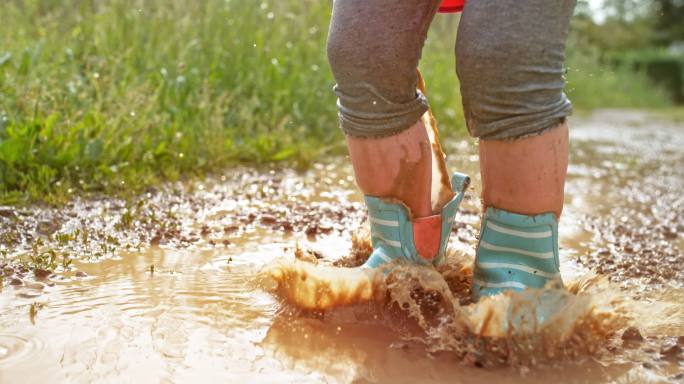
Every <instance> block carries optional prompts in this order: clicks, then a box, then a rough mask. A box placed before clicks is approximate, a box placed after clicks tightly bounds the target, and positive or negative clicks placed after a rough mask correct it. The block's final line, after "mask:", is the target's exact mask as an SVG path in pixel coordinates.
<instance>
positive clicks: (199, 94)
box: [0, 0, 683, 203]
mask: <svg viewBox="0 0 684 384" xmlns="http://www.w3.org/2000/svg"><path fill="white" fill-rule="evenodd" d="M623 3H624V4H623ZM637 3H638V4H639V5H638V6H639V8H640V9H641V10H640V11H639V12H636V11H635V12H630V11H627V9H632V8H629V5H630V4H632V5H634V4H637ZM641 3H643V2H637V1H616V2H609V3H608V4H607V5H606V7H607V8H606V9H611V8H610V7H613V8H614V11H611V12H612V13H610V12H609V13H610V14H611V15H613V16H610V17H608V18H607V19H606V21H605V22H604V23H603V24H597V23H595V22H594V21H593V19H592V17H590V15H588V14H586V12H585V11H586V9H584V8H583V7H584V6H585V5H586V4H583V3H580V6H579V8H578V17H576V18H575V20H574V21H573V33H572V37H571V39H570V42H569V52H568V55H569V61H568V67H569V68H568V93H569V94H570V97H571V98H572V99H573V101H574V102H575V105H576V106H577V108H579V109H580V110H582V109H591V108H596V107H661V106H667V105H670V104H671V103H672V99H673V98H672V96H671V95H670V94H669V93H668V92H669V91H668V90H667V88H666V87H656V86H654V85H653V84H654V83H653V81H652V80H650V79H649V78H648V76H647V67H646V66H644V65H641V66H640V65H637V64H634V63H635V62H637V61H638V60H635V59H634V57H640V56H639V55H638V54H635V53H634V52H637V53H638V52H639V51H638V50H644V51H646V50H648V51H649V52H651V53H650V54H651V55H653V52H655V51H657V52H660V53H659V54H661V55H664V54H665V53H663V52H666V50H667V49H668V47H669V46H671V45H672V44H675V43H676V42H677V41H681V40H682V33H683V32H682V25H681V23H678V22H677V21H678V20H681V17H680V18H679V19H677V17H678V16H677V15H680V16H681V12H682V8H683V6H682V4H681V1H675V0H670V1H666V0H659V1H654V2H652V3H649V4H650V5H649V6H648V7H644V6H643V4H641ZM620 7H623V8H624V10H623V8H620ZM585 8H586V7H585ZM642 8H643V9H642ZM658 12H660V15H661V16H659V17H656V16H654V15H656V14H657V13H658ZM329 16H330V2H329V1H320V0H297V1H294V0H285V1H274V0H271V1H262V2H257V1H254V0H205V1H185V0H109V1H104V0H102V1H99V0H62V1H51V0H5V1H3V2H2V4H1V5H0V23H1V24H2V25H3V32H4V33H2V34H0V201H5V202H10V203H16V202H22V201H35V200H43V201H48V202H60V201H65V200H66V199H68V198H69V196H70V195H71V194H73V193H76V192H106V193H121V192H124V193H136V192H139V191H140V190H141V189H143V188H146V187H147V186H150V185H153V184H155V183H158V182H161V181H166V180H176V179H178V178H180V177H183V176H184V175H193V176H196V175H199V176H201V175H202V174H205V173H206V172H217V171H221V170H223V171H224V172H230V165H231V164H235V163H238V162H250V163H268V162H274V161H287V162H291V163H294V164H298V165H300V166H306V165H307V164H308V163H309V162H310V161H312V160H315V159H318V158H320V157H321V156H323V155H327V154H330V153H343V146H342V144H343V140H341V138H342V135H341V133H340V132H339V130H338V129H337V117H336V111H335V99H334V95H333V94H332V92H331V88H332V85H333V80H332V76H331V74H330V71H329V69H328V66H327V60H326V54H325V39H326V33H327V23H328V19H329ZM457 21H458V18H457V17H455V16H438V18H437V20H436V21H435V25H434V27H433V29H432V30H431V33H430V38H429V41H428V44H427V46H426V49H425V52H424V54H423V57H424V59H423V62H422V64H421V68H422V70H423V72H424V74H425V76H426V78H427V81H428V88H429V91H430V100H431V104H432V106H433V108H434V109H435V112H436V115H437V118H438V120H439V122H440V127H441V128H442V130H443V131H445V133H446V135H450V134H462V133H463V132H464V126H463V121H462V113H461V107H460V98H459V93H458V83H457V79H456V76H455V73H454V70H453V68H454V58H453V44H454V40H455V35H456V28H457ZM628 53H629V54H631V55H632V56H631V57H632V59H628V58H627V57H628V56H627V54H628ZM667 55H669V53H668V54H667ZM668 57H669V56H668Z"/></svg>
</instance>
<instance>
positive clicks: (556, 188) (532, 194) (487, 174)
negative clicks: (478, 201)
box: [480, 123, 568, 219]
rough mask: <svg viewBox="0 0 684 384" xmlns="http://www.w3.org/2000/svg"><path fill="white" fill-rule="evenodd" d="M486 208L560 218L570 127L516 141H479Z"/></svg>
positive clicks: (562, 125)
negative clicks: (552, 215) (546, 214)
mask: <svg viewBox="0 0 684 384" xmlns="http://www.w3.org/2000/svg"><path fill="white" fill-rule="evenodd" d="M480 166H481V172H482V199H483V203H484V206H485V208H488V207H495V208H499V209H503V210H506V211H509V212H514V213H519V214H524V215H536V214H542V213H548V212H553V213H554V214H555V215H556V218H557V219H558V218H560V215H561V212H562V211H563V189H564V186H565V175H566V173H567V169H568V126H567V124H566V123H563V124H561V125H560V126H559V127H558V128H555V129H552V130H550V131H548V132H546V133H544V134H542V135H539V136H532V137H527V138H523V139H517V140H480Z"/></svg>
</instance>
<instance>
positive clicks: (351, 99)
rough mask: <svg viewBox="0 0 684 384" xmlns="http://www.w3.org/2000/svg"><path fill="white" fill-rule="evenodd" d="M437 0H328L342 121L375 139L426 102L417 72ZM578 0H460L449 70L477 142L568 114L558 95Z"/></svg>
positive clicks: (408, 122)
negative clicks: (452, 69)
mask: <svg viewBox="0 0 684 384" xmlns="http://www.w3.org/2000/svg"><path fill="white" fill-rule="evenodd" d="M439 3H440V0H334V3H333V14H332V20H331V22H330V32H329V36H328V59H329V61H330V67H331V69H332V72H333V75H334V76H335V80H336V82H337V85H335V88H334V90H335V92H336V94H337V96H338V108H339V115H340V125H341V127H342V130H343V131H344V132H345V133H346V134H347V135H350V136H355V137H382V136H389V135H393V134H396V133H399V132H401V131H402V130H404V129H407V128H409V127H410V126H412V125H413V124H415V123H416V122H417V121H418V120H419V119H420V117H421V116H422V115H423V113H425V111H426V110H427V108H428V102H427V99H426V98H425V96H424V95H422V94H421V93H420V92H419V91H416V85H417V82H418V77H417V74H416V68H417V67H418V62H419V60H420V56H421V52H422V49H423V45H424V43H425V39H426V38H427V32H428V29H429V27H430V23H431V22H432V19H433V18H434V16H435V14H436V12H437V9H438V8H439ZM575 3H576V0H467V1H466V5H465V9H464V10H463V15H462V16H461V20H460V23H459V27H458V37H457V41H456V67H457V73H458V77H459V80H460V83H461V96H462V98H463V109H464V113H465V118H466V123H467V126H468V130H469V131H470V133H471V135H473V136H474V137H478V138H482V139H511V138H518V137H523V136H530V135H535V134H538V133H540V132H543V131H545V130H547V129H550V128H553V127H554V126H556V125H558V124H559V123H560V122H561V121H562V120H563V119H564V118H565V117H566V116H568V115H569V114H570V113H571V111H572V106H571V104H570V101H569V100H568V98H567V97H566V95H565V93H563V87H564V85H565V82H564V79H563V71H564V61H565V40H566V37H567V33H568V25H569V21H570V17H571V15H572V12H573V9H574V6H575Z"/></svg>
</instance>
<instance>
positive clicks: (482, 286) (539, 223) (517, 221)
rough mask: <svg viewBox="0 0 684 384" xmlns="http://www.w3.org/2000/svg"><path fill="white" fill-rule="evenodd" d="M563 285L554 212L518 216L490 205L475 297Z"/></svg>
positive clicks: (476, 269)
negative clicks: (548, 285)
mask: <svg viewBox="0 0 684 384" xmlns="http://www.w3.org/2000/svg"><path fill="white" fill-rule="evenodd" d="M549 281H555V282H557V283H558V286H562V284H563V283H562V280H561V276H560V269H559V262H558V222H557V221H556V216H555V215H554V214H553V213H546V214H542V215H536V216H526V215H519V214H515V213H510V212H506V211H504V210H500V209H496V208H487V210H486V211H485V215H484V219H483V220H482V227H481V229H480V242H479V244H478V246H477V253H476V257H475V267H474V271H473V299H474V300H475V301H477V300H479V299H480V297H482V296H491V295H495V294H498V293H500V292H503V291H507V290H515V291H522V290H524V289H526V288H544V287H545V286H546V284H547V283H548V282H549Z"/></svg>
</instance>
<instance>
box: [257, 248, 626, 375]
mask: <svg viewBox="0 0 684 384" xmlns="http://www.w3.org/2000/svg"><path fill="white" fill-rule="evenodd" d="M356 238H357V239H358V238H361V239H364V240H365V241H367V236H358V237H356ZM354 248H356V249H358V248H362V249H370V245H368V244H366V245H365V246H362V245H358V244H357V245H356V246H355V247H354ZM303 254H305V252H304V251H302V250H301V249H297V250H296V251H295V257H294V258H293V259H290V260H289V261H284V260H278V261H277V262H275V263H273V264H272V265H269V266H268V267H266V268H265V269H264V271H262V277H266V278H270V279H272V280H273V282H274V283H275V285H274V286H271V289H273V290H274V291H275V292H277V293H278V294H279V295H281V296H282V297H283V298H285V299H286V300H287V302H288V303H290V304H291V305H294V306H296V307H298V308H300V309H305V310H309V311H317V312H319V313H327V314H329V312H330V311H334V310H335V309H336V308H339V307H342V306H350V305H368V304H370V305H371V306H373V307H374V308H376V309H379V310H380V311H381V312H384V314H385V316H384V317H386V318H393V319H394V320H393V321H390V324H391V323H393V322H396V321H400V322H401V321H406V320H410V321H412V322H414V323H415V325H417V326H418V328H419V330H420V332H418V333H416V332H413V334H411V335H410V336H406V339H407V340H411V341H413V342H420V343H422V344H423V345H425V347H426V350H427V351H428V352H431V353H434V352H441V351H450V352H456V353H458V354H459V356H460V357H461V358H462V359H463V360H466V361H471V362H474V361H477V362H478V364H487V365H491V364H495V365H498V364H525V365H529V364H536V363H540V362H544V361H551V360H555V359H563V358H567V357H577V356H588V355H592V354H596V353H599V352H602V351H605V348H606V347H607V346H608V345H609V344H610V338H611V337H613V336H614V335H615V334H617V332H618V331H620V330H622V329H623V328H624V327H625V326H627V325H628V324H630V323H631V320H632V319H631V318H630V310H629V308H630V305H631V304H633V303H631V301H630V300H629V299H627V298H626V297H625V295H624V294H621V293H620V292H619V291H618V290H617V288H616V287H612V286H610V285H609V284H608V281H607V279H606V278H605V277H599V276H596V275H593V274H589V275H588V276H586V277H583V278H581V279H578V280H576V281H573V282H571V283H570V284H568V287H567V289H553V288H549V289H544V290H538V291H528V292H524V293H508V294H505V295H500V296H496V297H492V298H484V299H482V300H481V301H480V302H478V303H469V304H468V305H463V303H467V302H469V300H470V280H471V279H470V276H471V274H472V272H471V266H472V259H471V258H469V257H466V256H465V255H463V254H457V253H456V252H453V251H452V252H450V254H449V255H448V258H447V260H448V262H447V263H446V264H445V265H443V266H440V268H439V269H438V270H435V269H433V268H426V267H416V266H407V265H393V266H388V267H387V268H386V270H385V271H372V270H366V269H360V268H340V267H334V266H325V265H319V264H318V263H312V262H311V261H305V260H304V261H303V260H301V259H302V258H303V257H302V256H301V255H303ZM367 256H368V254H366V257H367ZM358 258H359V255H354V259H358ZM361 258H362V257H361ZM266 286H268V283H266ZM540 303H541V304H540ZM540 308H541V309H542V310H540ZM544 309H545V310H544ZM541 312H544V313H541ZM332 316H333V317H334V315H332ZM382 323H384V321H383V322H382Z"/></svg>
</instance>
